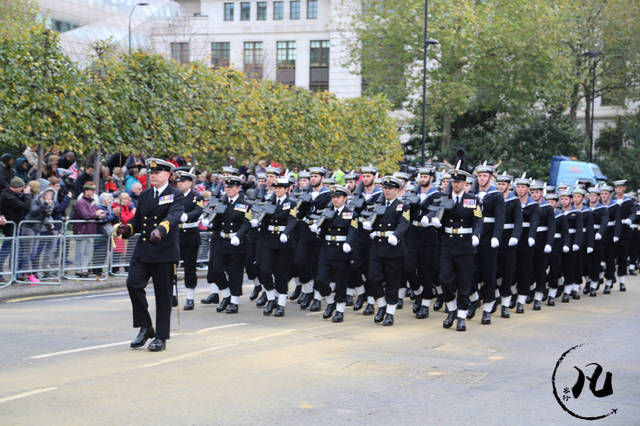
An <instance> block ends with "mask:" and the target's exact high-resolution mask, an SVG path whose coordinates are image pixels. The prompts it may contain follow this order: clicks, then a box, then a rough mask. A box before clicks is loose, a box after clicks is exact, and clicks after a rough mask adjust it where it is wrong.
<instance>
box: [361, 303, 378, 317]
mask: <svg viewBox="0 0 640 426" xmlns="http://www.w3.org/2000/svg"><path fill="white" fill-rule="evenodd" d="M375 311H376V310H375V308H374V307H373V305H372V304H371V303H367V307H366V308H364V311H362V315H373V313H374V312H375Z"/></svg>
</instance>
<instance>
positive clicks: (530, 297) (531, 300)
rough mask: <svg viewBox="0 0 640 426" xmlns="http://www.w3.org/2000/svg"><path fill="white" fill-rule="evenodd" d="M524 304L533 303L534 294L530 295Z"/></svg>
mask: <svg viewBox="0 0 640 426" xmlns="http://www.w3.org/2000/svg"><path fill="white" fill-rule="evenodd" d="M524 302H525V303H527V304H529V303H531V302H533V294H529V295H528V296H527V299H526V300H525V301H524Z"/></svg>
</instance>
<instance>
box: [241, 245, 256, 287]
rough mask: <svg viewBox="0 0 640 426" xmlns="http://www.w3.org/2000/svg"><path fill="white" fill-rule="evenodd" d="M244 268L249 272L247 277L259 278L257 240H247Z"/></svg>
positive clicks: (251, 278)
mask: <svg viewBox="0 0 640 426" xmlns="http://www.w3.org/2000/svg"><path fill="white" fill-rule="evenodd" d="M244 269H245V271H246V273H247V278H249V279H250V280H255V279H256V278H258V273H259V269H258V262H257V261H256V242H255V241H251V240H247V253H246V254H245V258H244Z"/></svg>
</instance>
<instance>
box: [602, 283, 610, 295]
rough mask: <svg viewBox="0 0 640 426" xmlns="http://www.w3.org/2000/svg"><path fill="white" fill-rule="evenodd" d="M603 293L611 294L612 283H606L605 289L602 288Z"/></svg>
mask: <svg viewBox="0 0 640 426" xmlns="http://www.w3.org/2000/svg"><path fill="white" fill-rule="evenodd" d="M602 293H603V294H611V286H610V285H605V286H604V290H602Z"/></svg>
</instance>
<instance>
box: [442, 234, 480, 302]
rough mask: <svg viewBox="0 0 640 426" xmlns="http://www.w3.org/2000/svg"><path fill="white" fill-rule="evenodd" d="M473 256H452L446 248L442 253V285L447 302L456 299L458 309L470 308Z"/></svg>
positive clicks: (443, 248)
mask: <svg viewBox="0 0 640 426" xmlns="http://www.w3.org/2000/svg"><path fill="white" fill-rule="evenodd" d="M473 258H474V255H473V254H467V255H452V254H451V253H450V252H449V250H447V249H446V247H444V246H443V247H442V249H441V252H440V278H439V280H440V283H441V284H442V293H443V296H444V300H445V302H451V301H452V300H453V299H455V298H456V292H457V295H458V296H457V305H458V309H462V310H466V309H468V308H469V294H471V286H472V281H473Z"/></svg>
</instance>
